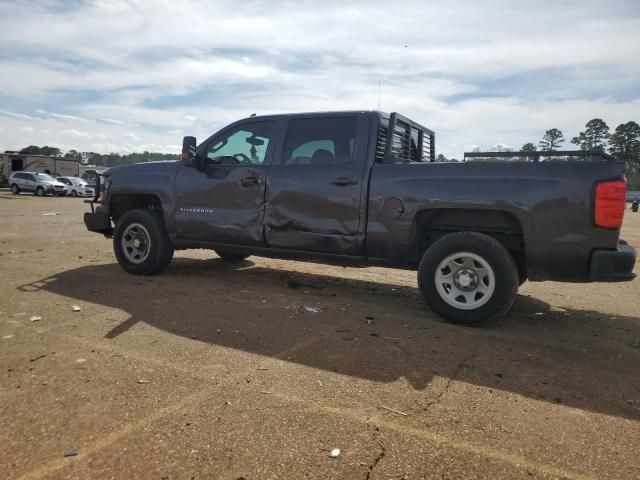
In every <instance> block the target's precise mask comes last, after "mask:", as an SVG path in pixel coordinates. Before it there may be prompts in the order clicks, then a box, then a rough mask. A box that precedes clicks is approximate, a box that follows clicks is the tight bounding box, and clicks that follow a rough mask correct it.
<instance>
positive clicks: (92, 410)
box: [0, 191, 640, 480]
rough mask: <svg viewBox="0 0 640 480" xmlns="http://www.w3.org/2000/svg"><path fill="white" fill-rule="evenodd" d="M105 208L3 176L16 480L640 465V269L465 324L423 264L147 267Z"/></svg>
mask: <svg viewBox="0 0 640 480" xmlns="http://www.w3.org/2000/svg"><path fill="white" fill-rule="evenodd" d="M87 208H88V207H87V206H86V205H84V204H83V203H82V201H81V200H79V199H71V198H36V197H34V196H32V195H19V196H12V195H11V194H9V193H8V192H6V191H3V192H1V193H0V266H1V268H0V366H1V367H2V371H1V374H0V414H1V418H2V428H0V472H2V473H0V477H2V478H33V479H35V478H78V479H87V478H118V479H119V478H156V479H165V478H166V479H182V478H198V479H199V478H221V479H240V478H244V479H247V480H249V479H267V478H286V479H297V478H314V479H321V478H340V479H342V478H344V479H390V478H391V479H401V478H408V479H412V480H413V479H420V478H492V479H494V478H554V479H561V478H564V479H571V480H575V479H589V478H593V479H601V478H620V479H632V478H640V280H637V281H635V282H630V283H625V284H584V285H574V284H560V283H551V282H548V283H537V284H536V283H526V284H525V285H524V286H523V287H522V288H521V290H520V295H519V297H518V300H517V301H516V305H515V307H514V309H513V311H512V312H511V313H510V314H509V316H508V317H507V318H505V319H503V320H502V321H499V322H498V323H496V324H494V325H492V326H491V327H489V328H482V329H479V328H462V327H456V326H452V325H448V324H446V323H442V322H441V321H440V320H439V319H438V317H437V316H436V315H434V314H433V313H432V312H431V311H430V310H429V309H428V308H427V307H426V306H425V305H424V303H423V301H422V299H421V297H420V295H419V292H418V290H417V288H416V281H415V274H414V273H412V272H404V271H396V270H386V269H381V268H349V269H345V268H342V267H335V266H325V265H318V264H312V263H303V262H298V263H296V262H289V261H281V260H269V259H262V258H258V257H250V258H249V259H248V260H247V261H244V262H241V263H240V264H236V265H228V264H225V263H224V262H222V261H221V260H220V259H219V258H217V257H216V255H215V254H214V253H213V252H207V251H203V250H197V251H185V252H178V253H177V255H176V258H175V259H174V261H173V263H172V265H171V266H170V268H169V269H168V271H167V272H166V273H165V274H163V275H160V276H157V277H148V278H147V277H135V276H131V275H127V274H126V273H124V272H123V271H122V270H121V269H120V268H119V267H118V266H117V264H116V263H115V259H114V257H113V254H112V251H111V242H110V240H107V239H105V238H103V237H101V236H99V235H96V234H90V233H89V232H87V231H86V230H85V228H84V224H83V223H82V212H83V211H85V210H86V209H87ZM46 213H56V215H45V214H46ZM623 237H624V238H625V239H626V240H628V241H629V242H630V243H631V244H634V245H635V246H636V248H639V247H640V214H632V213H630V212H627V216H626V219H625V226H624V229H623ZM636 272H637V273H640V268H638V266H637V265H636ZM74 306H77V307H79V308H80V311H74V308H73V307H74ZM305 307H309V308H305ZM316 309H317V310H318V312H317V313H314V312H315V311H316ZM33 316H40V317H41V319H40V320H38V321H31V319H32V317H33ZM72 448H75V449H77V452H78V453H77V455H74V456H68V457H65V452H67V451H68V450H69V449H72ZM334 448H339V449H340V450H341V453H340V455H339V456H338V457H337V458H330V456H329V452H330V451H331V450H332V449H334ZM68 453H73V452H68Z"/></svg>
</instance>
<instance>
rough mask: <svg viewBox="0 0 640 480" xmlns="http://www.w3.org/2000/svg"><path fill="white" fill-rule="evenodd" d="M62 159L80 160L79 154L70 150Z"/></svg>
mask: <svg viewBox="0 0 640 480" xmlns="http://www.w3.org/2000/svg"><path fill="white" fill-rule="evenodd" d="M64 158H80V152H78V151H77V150H73V149H71V150H69V151H68V152H67V153H65V155H64Z"/></svg>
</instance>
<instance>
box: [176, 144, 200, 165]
mask: <svg viewBox="0 0 640 480" xmlns="http://www.w3.org/2000/svg"><path fill="white" fill-rule="evenodd" d="M180 160H181V161H182V164H183V165H184V166H185V167H196V166H197V165H196V137H184V138H183V139H182V154H181V155H180Z"/></svg>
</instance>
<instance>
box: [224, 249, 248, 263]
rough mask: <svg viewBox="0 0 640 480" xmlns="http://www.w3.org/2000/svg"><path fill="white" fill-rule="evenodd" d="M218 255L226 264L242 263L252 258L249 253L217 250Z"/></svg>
mask: <svg viewBox="0 0 640 480" xmlns="http://www.w3.org/2000/svg"><path fill="white" fill-rule="evenodd" d="M216 254H217V255H218V256H219V257H220V258H221V259H223V260H224V261H226V262H240V261H242V260H244V259H245V258H249V257H250V256H251V255H250V254H249V253H234V252H228V251H226V250H216Z"/></svg>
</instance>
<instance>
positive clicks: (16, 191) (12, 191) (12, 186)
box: [11, 183, 20, 195]
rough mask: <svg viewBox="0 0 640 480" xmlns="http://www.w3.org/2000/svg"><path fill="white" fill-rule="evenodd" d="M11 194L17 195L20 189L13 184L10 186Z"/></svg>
mask: <svg viewBox="0 0 640 480" xmlns="http://www.w3.org/2000/svg"><path fill="white" fill-rule="evenodd" d="M11 193H13V194H14V195H17V194H19V193H20V187H19V186H18V185H16V184H15V183H14V184H13V185H11Z"/></svg>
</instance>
